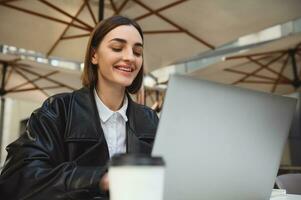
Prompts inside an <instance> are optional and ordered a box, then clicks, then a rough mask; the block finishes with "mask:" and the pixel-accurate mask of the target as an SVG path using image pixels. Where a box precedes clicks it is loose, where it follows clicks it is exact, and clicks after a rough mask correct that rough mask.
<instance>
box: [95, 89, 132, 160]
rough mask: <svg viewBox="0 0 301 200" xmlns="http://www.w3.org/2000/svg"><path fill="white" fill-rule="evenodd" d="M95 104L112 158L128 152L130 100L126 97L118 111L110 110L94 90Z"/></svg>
mask: <svg viewBox="0 0 301 200" xmlns="http://www.w3.org/2000/svg"><path fill="white" fill-rule="evenodd" d="M94 96H95V102H96V106H97V110H98V114H99V117H100V124H101V127H102V130H103V132H104V135H105V139H106V141H107V144H108V149H109V154H110V158H111V157H112V156H114V155H115V154H119V153H125V152H126V122H127V121H128V118H127V116H126V109H127V107H128V99H127V96H125V98H124V100H123V105H122V107H121V108H120V109H119V110H118V111H112V110H110V109H109V108H108V107H107V106H106V105H105V104H104V103H103V102H102V101H101V99H100V98H99V97H98V95H97V92H96V90H95V89H94Z"/></svg>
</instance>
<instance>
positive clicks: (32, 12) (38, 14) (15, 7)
mask: <svg viewBox="0 0 301 200" xmlns="http://www.w3.org/2000/svg"><path fill="white" fill-rule="evenodd" d="M0 5H2V6H6V7H9V8H12V9H15V10H18V11H21V12H25V13H27V14H31V15H34V16H38V17H41V18H45V19H48V20H51V21H55V22H59V23H62V24H67V25H68V24H70V23H69V22H66V21H64V20H60V19H57V18H54V17H50V16H47V15H44V14H41V13H37V12H34V11H31V10H27V9H24V8H20V7H17V6H14V5H10V4H6V3H1V4H0ZM70 26H74V27H76V28H79V29H83V30H86V31H90V30H91V29H89V28H86V27H82V26H79V25H76V24H70Z"/></svg>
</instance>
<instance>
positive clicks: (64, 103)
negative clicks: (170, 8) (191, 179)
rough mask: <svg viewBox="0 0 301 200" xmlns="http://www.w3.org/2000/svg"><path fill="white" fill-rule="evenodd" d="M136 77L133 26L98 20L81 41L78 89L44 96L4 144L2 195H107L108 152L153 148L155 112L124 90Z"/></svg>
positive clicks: (137, 34)
mask: <svg viewBox="0 0 301 200" xmlns="http://www.w3.org/2000/svg"><path fill="white" fill-rule="evenodd" d="M142 78H143V34H142V30H141V28H140V26H139V25H138V24H137V23H135V22H134V21H132V20H130V19H128V18H125V17H121V16H114V17H111V18H109V19H107V20H105V21H103V22H101V23H100V24H98V25H97V26H96V28H95V29H94V31H93V32H92V34H91V37H90V41H89V43H88V48H87V52H86V57H85V67H84V71H83V75H82V83H83V86H84V87H83V88H82V89H80V90H78V91H74V92H73V93H64V94H59V95H55V96H53V97H50V98H49V99H48V100H46V101H45V102H44V103H43V105H42V107H41V108H39V109H38V110H36V111H35V112H33V114H32V115H31V117H30V120H29V122H28V125H27V130H26V132H25V134H23V135H22V136H21V137H20V138H19V139H18V140H17V141H15V142H14V143H12V144H10V145H9V146H8V147H7V150H8V157H7V160H6V163H5V166H4V168H3V170H2V173H1V179H0V192H1V193H0V194H1V199H10V200H12V199H39V200H40V199H81V200H82V199H93V198H94V199H95V198H97V199H102V198H106V196H107V193H106V192H105V190H106V189H107V185H108V182H107V178H106V171H107V168H106V164H107V162H108V160H109V159H110V157H112V156H113V155H114V154H117V153H125V152H126V153H144V154H150V152H151V149H152V143H153V140H154V137H155V132H156V128H157V124H158V118H157V116H156V113H155V112H154V111H153V110H151V109H150V108H148V107H145V106H142V105H138V104H136V103H134V102H133V101H132V100H131V98H130V96H129V93H136V92H137V91H138V90H139V89H140V87H141V84H142Z"/></svg>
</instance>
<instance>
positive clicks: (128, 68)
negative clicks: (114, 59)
mask: <svg viewBox="0 0 301 200" xmlns="http://www.w3.org/2000/svg"><path fill="white" fill-rule="evenodd" d="M115 68H116V69H118V70H120V71H124V72H133V71H134V69H133V68H131V67H127V66H115Z"/></svg>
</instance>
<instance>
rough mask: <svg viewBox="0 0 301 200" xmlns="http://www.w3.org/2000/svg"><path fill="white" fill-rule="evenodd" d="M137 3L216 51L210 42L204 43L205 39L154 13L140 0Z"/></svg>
mask: <svg viewBox="0 0 301 200" xmlns="http://www.w3.org/2000/svg"><path fill="white" fill-rule="evenodd" d="M133 1H134V2H135V3H137V4H139V5H140V6H141V7H143V8H144V9H146V10H148V11H149V12H152V13H153V14H155V15H156V16H158V17H159V18H161V19H163V20H164V21H165V22H167V23H169V24H171V25H173V26H174V27H176V28H177V29H178V30H181V31H183V32H184V33H186V34H187V35H188V36H190V37H192V38H194V39H195V40H197V41H199V42H200V43H202V44H203V45H205V46H207V47H208V48H210V49H215V47H214V46H213V45H211V44H209V43H208V42H206V41H204V40H203V39H201V38H199V37H197V36H196V35H194V34H192V33H191V32H190V31H188V30H186V29H184V28H183V27H181V26H180V25H178V24H176V23H175V22H173V21H171V20H170V19H168V18H166V17H164V16H162V15H161V14H160V13H157V12H154V10H153V9H151V8H150V7H148V6H147V5H145V4H144V3H142V2H141V1H139V0H133Z"/></svg>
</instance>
